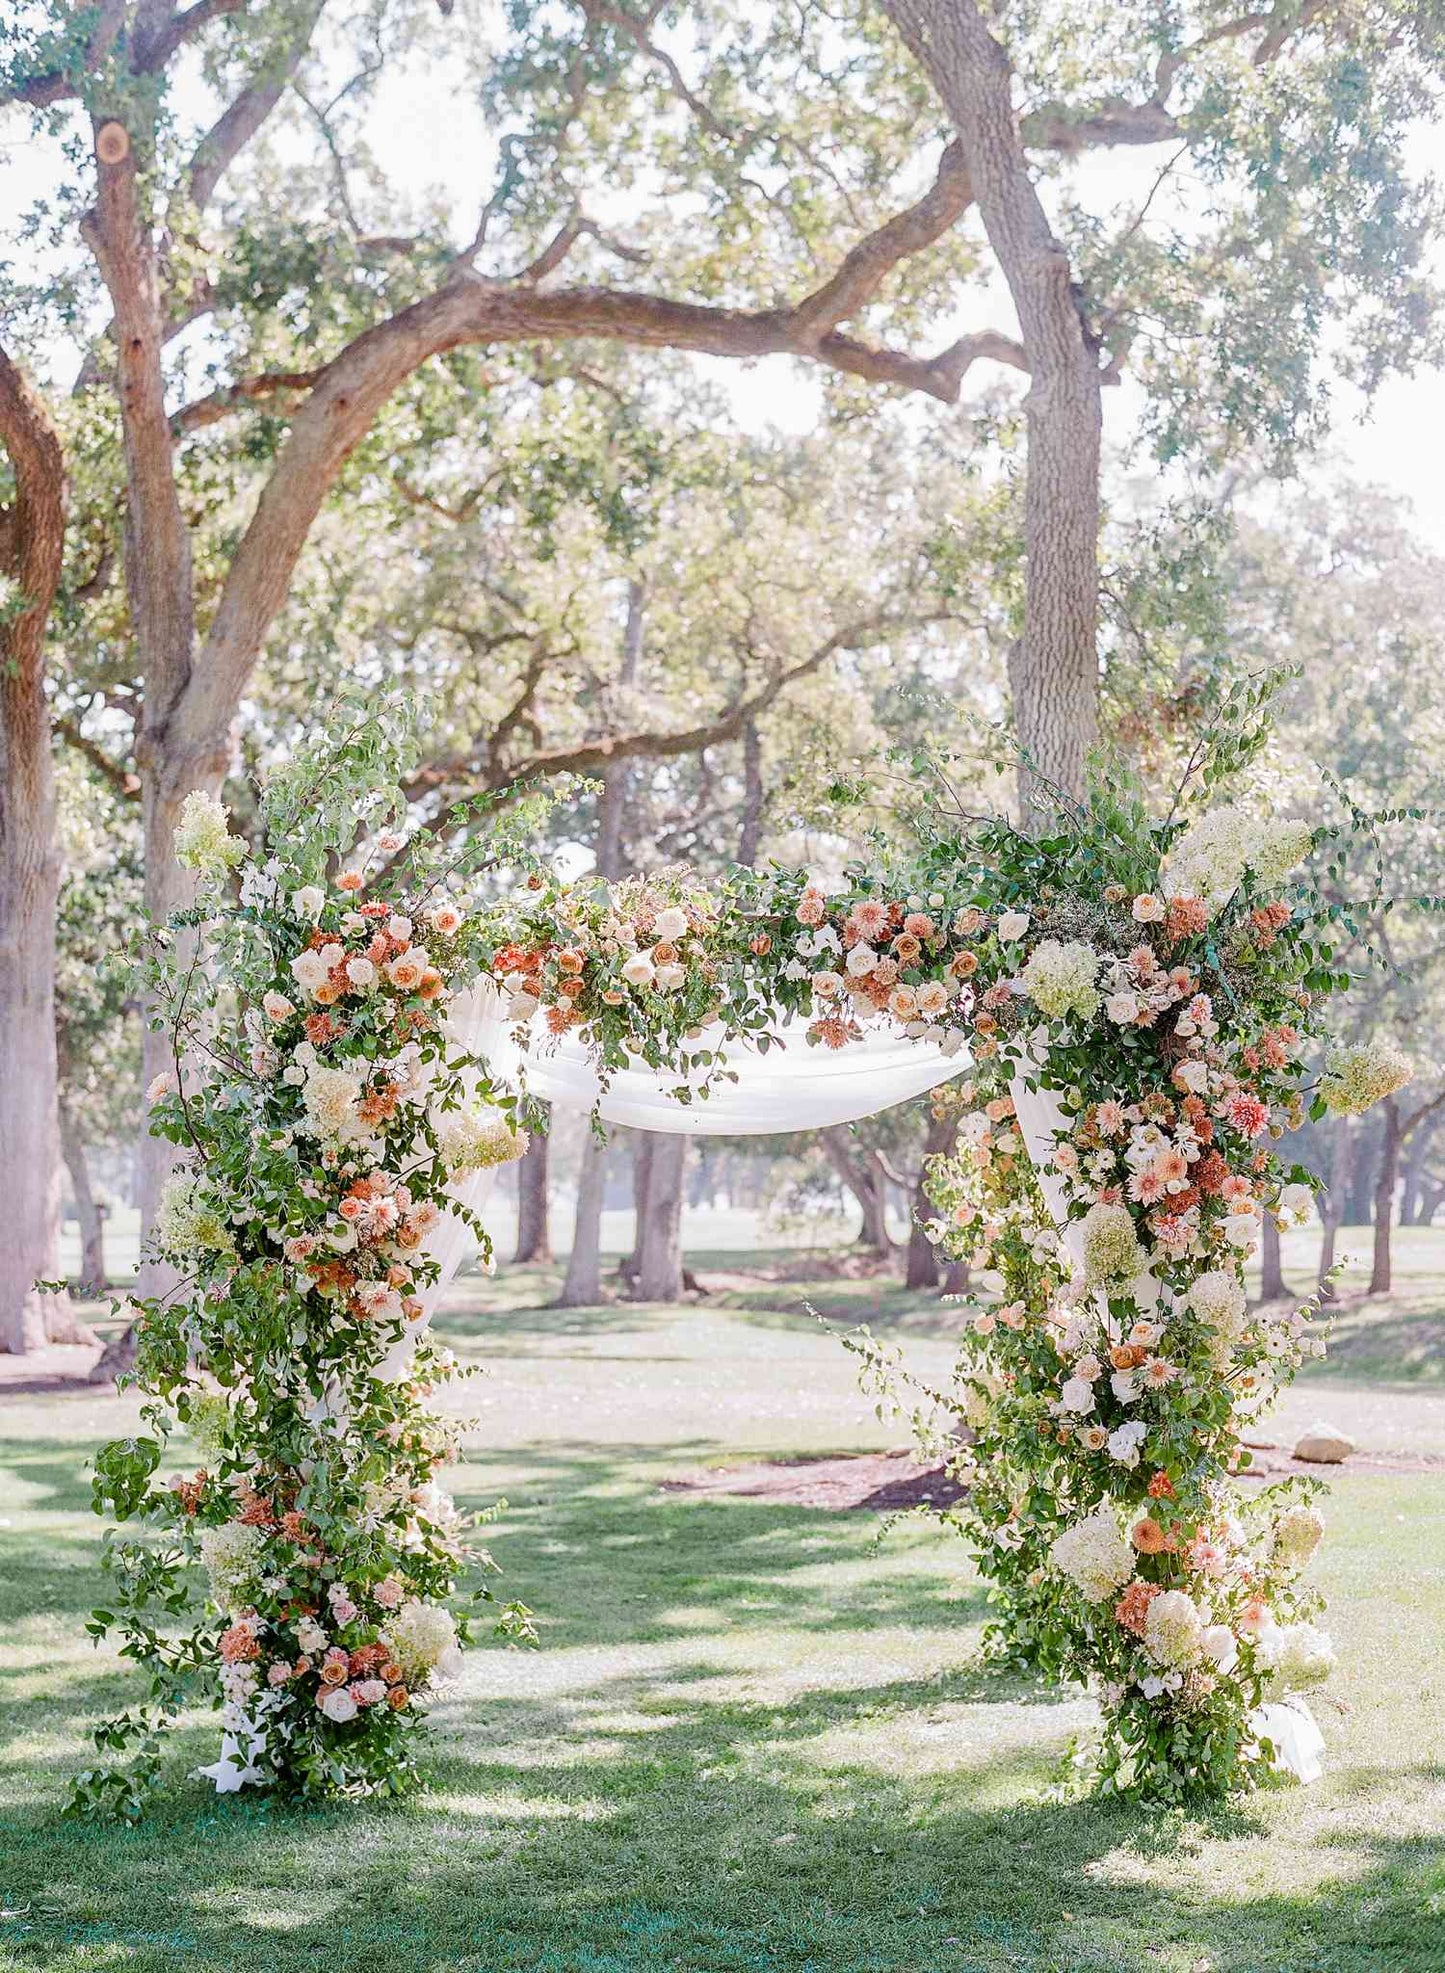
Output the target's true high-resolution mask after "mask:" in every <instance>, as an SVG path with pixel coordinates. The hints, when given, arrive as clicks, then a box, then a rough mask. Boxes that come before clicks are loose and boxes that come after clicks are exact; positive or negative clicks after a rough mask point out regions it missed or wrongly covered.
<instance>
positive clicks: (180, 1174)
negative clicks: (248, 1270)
mask: <svg viewBox="0 0 1445 1973" xmlns="http://www.w3.org/2000/svg"><path fill="white" fill-rule="evenodd" d="M155 1234H156V1239H157V1241H158V1242H159V1243H160V1245H161V1246H162V1247H163V1248H164V1249H165V1251H166V1253H168V1254H170V1255H171V1256H172V1258H173V1259H176V1260H181V1261H184V1260H192V1259H195V1258H197V1257H198V1256H199V1255H201V1254H229V1253H232V1252H234V1251H235V1246H234V1242H233V1241H232V1239H231V1235H230V1231H229V1229H228V1227H227V1225H226V1221H225V1219H224V1217H223V1215H222V1213H221V1211H220V1209H219V1208H218V1207H217V1205H216V1204H215V1202H214V1200H212V1199H211V1198H209V1197H208V1196H207V1194H206V1191H205V1187H204V1185H203V1183H202V1180H201V1176H200V1173H199V1172H193V1171H191V1170H189V1169H188V1168H187V1167H186V1166H184V1165H182V1166H178V1167H177V1169H176V1170H175V1171H173V1172H172V1173H171V1175H170V1177H169V1178H168V1179H167V1180H166V1182H165V1185H164V1187H163V1188H162V1191H161V1196H160V1203H159V1205H158V1206H157V1207H156V1224H155Z"/></svg>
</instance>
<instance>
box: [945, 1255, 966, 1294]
mask: <svg viewBox="0 0 1445 1973" xmlns="http://www.w3.org/2000/svg"><path fill="white" fill-rule="evenodd" d="M972 1271H973V1270H972V1268H971V1267H970V1265H969V1263H968V1262H967V1261H950V1262H949V1263H948V1267H947V1270H946V1271H945V1273H944V1276H943V1292H944V1294H945V1295H966V1294H967V1293H968V1289H969V1276H970V1274H971V1273H972Z"/></svg>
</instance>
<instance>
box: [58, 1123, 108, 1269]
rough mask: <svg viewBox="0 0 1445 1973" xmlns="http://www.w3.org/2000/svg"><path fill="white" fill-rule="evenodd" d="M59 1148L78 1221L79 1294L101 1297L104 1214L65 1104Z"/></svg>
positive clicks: (78, 1131) (103, 1267)
mask: <svg viewBox="0 0 1445 1973" xmlns="http://www.w3.org/2000/svg"><path fill="white" fill-rule="evenodd" d="M60 1149H61V1152H62V1155H63V1156H64V1158H65V1168H66V1170H67V1171H68V1172H69V1173H70V1189H71V1191H72V1192H73V1193H74V1194H75V1216H76V1218H77V1220H78V1221H79V1222H80V1292H81V1294H82V1295H86V1296H90V1297H94V1296H97V1295H103V1294H104V1293H105V1291H106V1287H107V1281H106V1272H105V1215H104V1214H103V1213H102V1211H101V1209H100V1207H99V1206H98V1205H97V1204H96V1199H95V1193H94V1191H93V1189H92V1187H91V1183H90V1162H89V1160H88V1159H87V1157H86V1154H85V1139H84V1137H83V1136H82V1135H81V1132H80V1128H79V1126H78V1124H77V1123H76V1121H75V1116H74V1113H73V1112H72V1110H71V1108H70V1105H69V1104H68V1103H66V1102H64V1101H62V1103H61V1105H60Z"/></svg>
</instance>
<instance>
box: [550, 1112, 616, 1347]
mask: <svg viewBox="0 0 1445 1973" xmlns="http://www.w3.org/2000/svg"><path fill="white" fill-rule="evenodd" d="M606 1186H607V1146H606V1145H605V1144H599V1143H598V1141H597V1139H596V1138H595V1137H594V1136H593V1135H592V1133H591V1131H590V1130H589V1131H588V1133H587V1136H586V1138H585V1140H584V1142H583V1145H582V1162H581V1166H580V1168H579V1170H578V1173H577V1210H576V1213H575V1214H574V1215H573V1221H572V1251H571V1253H570V1254H568V1256H567V1273H566V1275H565V1277H564V1278H563V1281H562V1291H561V1293H560V1294H559V1295H558V1297H557V1306H558V1308H595V1307H596V1306H597V1304H598V1303H599V1302H600V1301H601V1300H602V1197H603V1193H604V1192H605V1190H606Z"/></svg>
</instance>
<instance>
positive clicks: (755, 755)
mask: <svg viewBox="0 0 1445 1973" xmlns="http://www.w3.org/2000/svg"><path fill="white" fill-rule="evenodd" d="M766 806H767V790H766V788H765V787H764V786H763V741H762V735H761V734H760V733H759V732H758V727H757V721H756V720H752V719H750V720H749V721H748V723H747V725H746V726H745V727H744V728H743V819H742V825H741V827H740V828H739V830H738V862H739V863H741V864H743V865H744V866H745V868H747V869H749V870H751V869H752V867H753V865H754V864H755V863H756V862H757V860H758V847H759V845H760V844H761V842H762V840H763V812H764V809H765V808H766Z"/></svg>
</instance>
